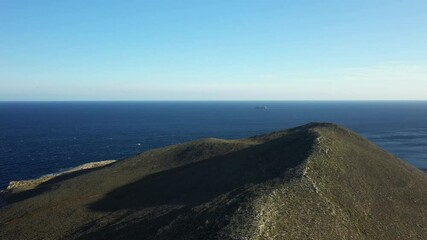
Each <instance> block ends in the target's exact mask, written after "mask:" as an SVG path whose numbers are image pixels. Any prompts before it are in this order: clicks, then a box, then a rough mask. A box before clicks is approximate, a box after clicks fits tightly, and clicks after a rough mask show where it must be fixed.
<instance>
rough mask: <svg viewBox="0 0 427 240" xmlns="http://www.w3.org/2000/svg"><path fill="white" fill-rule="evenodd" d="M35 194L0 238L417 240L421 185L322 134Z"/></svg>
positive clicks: (362, 149)
mask: <svg viewBox="0 0 427 240" xmlns="http://www.w3.org/2000/svg"><path fill="white" fill-rule="evenodd" d="M40 187H43V188H44V189H45V190H44V192H43V193H41V194H39V195H34V196H31V197H29V198H27V199H23V200H21V201H17V202H15V203H13V204H10V205H9V206H7V207H5V208H3V209H0V238H1V239H106V238H108V239H298V238H300V239H307V238H314V239H424V238H425V236H427V230H426V226H427V219H426V216H427V202H426V199H427V177H426V174H424V173H423V172H421V171H419V170H417V169H415V168H413V167H411V166H409V165H407V164H406V163H404V162H403V161H401V160H399V159H397V158H395V157H393V156H391V155H390V154H388V153H386V152H384V151H383V150H381V149H379V148H378V147H377V146H375V145H373V144H372V143H370V142H368V141H366V140H365V139H363V138H361V137H359V136H358V135H356V134H354V133H353V132H351V131H349V130H346V129H344V128H341V127H338V126H336V125H333V124H309V125H305V126H302V127H298V128H294V129H290V130H287V131H281V132H275V133H270V134H265V135H260V136H256V137H253V138H248V139H240V140H221V139H205V140H200V141H194V142H189V143H184V144H179V145H173V146H169V147H165V148H161V149H157V150H153V151H148V152H145V153H143V154H140V155H138V156H135V157H131V158H129V159H127V160H124V161H120V162H118V163H115V164H113V165H111V166H107V167H104V168H102V169H99V170H96V171H92V172H89V173H87V174H83V175H79V176H76V177H73V178H69V179H64V180H61V181H55V182H50V183H49V182H47V183H45V184H44V185H43V186H40ZM35 190H37V189H35ZM12 197H13V196H12Z"/></svg>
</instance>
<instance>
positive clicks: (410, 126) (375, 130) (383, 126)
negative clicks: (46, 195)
mask: <svg viewBox="0 0 427 240" xmlns="http://www.w3.org/2000/svg"><path fill="white" fill-rule="evenodd" d="M258 106H267V109H266V110H263V109H257V108H256V107H258ZM309 122H335V123H338V124H341V125H343V126H345V127H348V128H350V129H352V130H354V131H356V132H358V133H359V134H361V135H362V136H364V137H366V138H368V139H370V140H371V141H373V142H375V143H376V144H378V145H379V146H381V147H383V148H384V149H386V150H387V151H389V152H391V153H392V154H394V155H396V156H398V157H400V158H401V159H403V160H405V161H407V162H409V163H410V164H412V165H414V166H416V167H418V168H421V169H427V101H421V102H395V101H392V102H378V101H375V102H323V101H322V102H315V101H314V102H313V101H301V102H300V101H292V102H289V101H285V102H0V188H4V187H5V186H7V184H8V182H9V181H11V180H21V179H28V178H35V177H39V176H41V175H44V174H47V173H53V172H57V171H61V170H64V169H67V168H70V167H73V166H76V165H80V164H83V163H86V162H91V161H100V160H106V159H118V160H120V159H123V158H126V157H128V156H131V155H134V154H137V153H140V152H143V151H146V150H148V149H153V148H158V147H162V146H165V145H169V144H175V143H180V142H185V141H189V140H195V139H199V138H206V137H217V138H228V139H232V138H241V137H248V136H252V135H255V134H259V133H265V132H269V131H274V130H279V129H286V128H290V127H295V126H298V125H302V124H306V123H309Z"/></svg>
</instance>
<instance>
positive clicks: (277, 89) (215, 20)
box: [0, 0, 427, 100]
mask: <svg viewBox="0 0 427 240" xmlns="http://www.w3.org/2000/svg"><path fill="white" fill-rule="evenodd" d="M426 13H427V1H425V0H421V1H410V0H408V1H396V0H388V1H382V0H370V1H365V0H357V1H338V0H336V1H315V0H312V1H305V0H302V1H284V0H282V1H272V0H259V1H250V0H246V1H234V0H224V1H220V0H217V1H179V0H174V1H162V0H159V1H80V0H71V1H65V0H64V1H56V0H53V1H43V0H40V1H24V0H22V1H14V0H0V100H389V99H395V100H411V99H412V100H425V99H427V46H426V45H427V27H426V26H427V14H426Z"/></svg>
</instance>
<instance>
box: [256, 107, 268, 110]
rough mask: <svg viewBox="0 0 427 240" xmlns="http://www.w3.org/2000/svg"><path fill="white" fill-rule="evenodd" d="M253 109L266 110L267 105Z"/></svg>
mask: <svg viewBox="0 0 427 240" xmlns="http://www.w3.org/2000/svg"><path fill="white" fill-rule="evenodd" d="M255 109H261V110H267V109H268V108H267V106H257V107H255Z"/></svg>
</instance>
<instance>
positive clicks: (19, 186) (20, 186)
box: [0, 160, 116, 207]
mask: <svg viewBox="0 0 427 240" xmlns="http://www.w3.org/2000/svg"><path fill="white" fill-rule="evenodd" d="M114 162H116V160H103V161H98V162H89V163H85V164H82V165H79V166H76V167H73V168H70V169H68V170H65V171H62V172H58V173H51V174H47V175H43V176H41V177H39V178H35V179H27V180H20V181H11V182H10V183H9V185H8V186H7V188H6V189H4V190H0V207H3V206H5V205H6V204H7V203H6V201H5V197H6V196H7V195H8V194H10V193H17V192H22V191H26V190H31V189H34V188H36V187H37V186H39V185H40V184H42V183H44V182H47V181H49V180H52V179H54V178H56V177H59V176H62V175H65V174H70V173H75V172H78V171H82V170H88V169H93V168H99V167H104V166H107V165H109V164H112V163H114Z"/></svg>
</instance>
